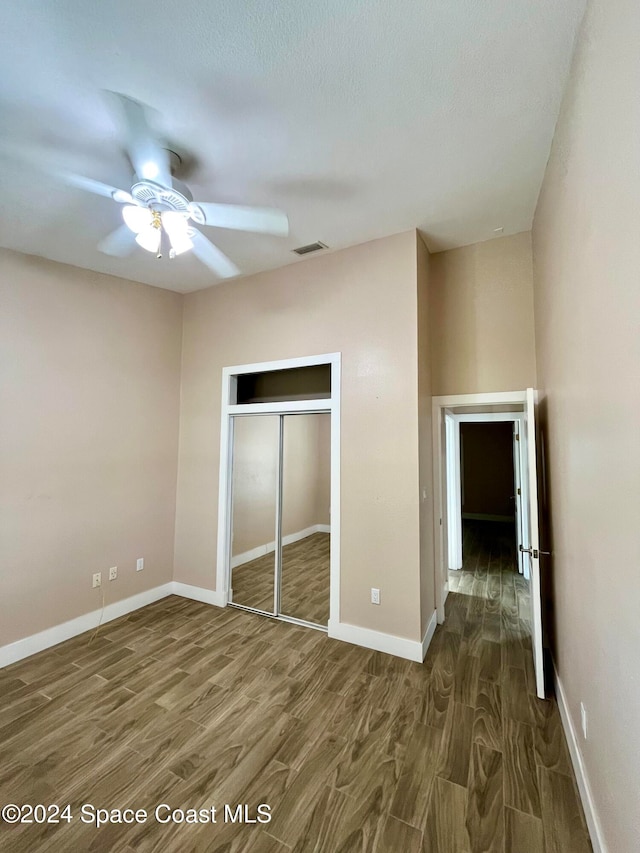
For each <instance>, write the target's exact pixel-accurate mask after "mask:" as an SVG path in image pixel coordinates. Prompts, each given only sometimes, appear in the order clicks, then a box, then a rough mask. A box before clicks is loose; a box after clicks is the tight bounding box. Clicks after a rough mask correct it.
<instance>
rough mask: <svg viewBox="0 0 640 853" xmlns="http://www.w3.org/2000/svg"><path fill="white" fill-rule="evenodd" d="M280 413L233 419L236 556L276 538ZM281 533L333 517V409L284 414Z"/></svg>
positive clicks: (295, 531) (287, 532)
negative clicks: (331, 411)
mask: <svg viewBox="0 0 640 853" xmlns="http://www.w3.org/2000/svg"><path fill="white" fill-rule="evenodd" d="M278 421H279V418H278V417H277V416H271V417H269V416H261V417H250V418H247V417H244V418H236V419H235V428H234V435H235V438H234V459H233V542H232V549H231V553H232V555H233V556H237V555H238V554H244V553H245V552H247V551H250V550H252V549H254V548H257V547H259V546H261V545H269V544H271V543H272V542H273V541H274V538H275V519H276V482H277V477H278ZM282 467H283V475H282V476H283V483H282V495H283V497H282V535H283V536H288V535H290V534H292V533H299V532H300V531H301V530H306V529H307V528H309V527H312V526H315V525H317V524H323V525H327V524H329V523H330V516H329V505H330V502H331V501H330V484H331V415H330V414H328V413H326V414H313V415H288V416H286V417H285V419H284V436H283V466H282Z"/></svg>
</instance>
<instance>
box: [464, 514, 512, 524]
mask: <svg viewBox="0 0 640 853" xmlns="http://www.w3.org/2000/svg"><path fill="white" fill-rule="evenodd" d="M462 518H463V519H464V520H469V521H502V522H504V523H505V524H506V523H507V522H513V523H514V524H515V520H516V519H515V516H513V515H491V514H486V513H484V512H463V513H462Z"/></svg>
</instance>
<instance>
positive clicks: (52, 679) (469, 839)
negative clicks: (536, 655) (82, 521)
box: [0, 532, 591, 853]
mask: <svg viewBox="0 0 640 853" xmlns="http://www.w3.org/2000/svg"><path fill="white" fill-rule="evenodd" d="M467 545H468V546H469V545H470V546H471V547H468V548H467V557H468V562H467V565H466V567H465V569H464V571H462V572H460V573H457V575H458V576H457V578H456V579H457V581H458V584H457V591H456V592H451V593H450V594H449V598H448V601H447V611H448V618H447V622H446V625H445V626H441V627H439V628H438V629H437V631H436V634H435V636H434V638H433V641H432V643H431V647H430V649H429V652H428V655H427V659H426V661H425V663H424V664H422V665H421V664H416V663H410V662H409V661H405V660H401V659H399V658H394V657H391V656H389V655H384V654H380V653H378V652H372V651H368V650H366V649H363V648H360V647H357V646H351V645H348V644H344V643H340V642H338V641H335V640H331V639H328V638H327V636H326V635H325V634H323V633H321V632H319V631H314V630H310V629H305V628H300V627H297V626H295V625H291V624H287V623H285V622H280V621H277V620H274V619H268V618H266V617H261V616H257V615H255V614H251V613H248V612H246V611H242V610H238V609H232V608H225V609H218V608H215V607H210V606H208V605H205V604H199V603H197V602H193V601H188V600H185V599H181V598H177V597H170V598H166V599H164V600H162V601H159V602H157V603H156V604H153V605H150V606H149V607H145V608H144V609H142V610H139V611H137V612H135V613H132V614H130V615H129V616H127V617H124V618H122V619H118V620H116V621H114V622H110V623H108V624H107V625H105V626H103V628H102V629H101V631H100V632H99V634H98V635H97V637H96V638H95V639H93V640H92V641H91V642H89V640H90V635H83V636H80V637H76V638H74V639H72V640H69V641H67V642H65V643H62V644H61V645H59V646H57V647H55V648H53V649H50V650H47V651H45V652H42V653H41V654H38V655H35V656H34V657H32V658H29V659H27V660H25V661H21V662H19V663H17V664H14V665H12V666H10V667H7V668H6V669H4V670H0V697H1V698H0V801H2V803H17V804H21V803H31V804H35V803H41V804H45V805H46V804H49V803H57V804H59V805H61V806H64V805H66V804H67V803H69V804H70V805H71V811H72V813H73V814H74V820H73V821H72V822H71V823H70V824H67V823H65V822H63V823H60V824H49V825H46V824H43V825H38V824H31V825H24V826H7V825H5V824H1V823H0V849H1V850H2V851H3V853H5V851H16V853H19V852H20V853H21V851H28V853H44V851H47V853H50V851H56V853H58V851H60V853H66V851H74V853H78V852H79V851H80V853H84V851H109V853H111V851H113V852H114V853H116V852H117V851H122V853H125V851H127V853H131V851H134V850H135V851H162V853H173V851H175V853H189V851H194V852H195V851H212V853H213V851H219V853H223V851H224V853H288V852H289V851H295V853H311V851H315V853H351V851H353V853H356V851H367V853H427V852H428V853H480V851H505V852H506V853H543V851H544V853H583V852H584V851H589V850H590V849H591V848H590V846H589V841H588V839H587V834H586V829H585V825H584V820H583V816H582V812H581V808H580V803H579V800H578V797H577V793H576V786H575V782H574V779H573V776H572V770H571V765H570V763H569V758H568V755H567V750H566V745H565V741H564V737H563V733H562V729H561V726H560V720H559V716H558V710H557V706H556V704H555V702H554V701H553V700H551V701H548V702H541V701H539V700H538V699H536V697H535V695H534V694H533V680H532V672H531V667H530V664H529V658H530V648H529V640H528V626H527V611H526V607H525V598H526V589H524V588H523V587H522V583H521V582H520V581H519V578H518V577H517V573H515V572H514V571H513V568H512V564H511V563H510V559H509V557H508V554H507V555H506V556H505V554H503V552H502V547H501V546H500V545H499V546H498V550H497V551H494V547H493V546H492V545H491V544H490V543H489V541H488V540H487V539H486V538H485V537H483V536H482V535H480V533H479V532H477V535H475V538H473V537H472V538H471V539H469V538H468V539H467ZM474 549H475V553H476V556H474V554H473V551H474ZM498 552H499V553H498ZM454 583H455V581H454ZM162 803H164V804H167V805H169V806H170V807H171V808H181V809H187V808H191V809H208V808H210V807H211V806H212V805H214V806H217V807H218V810H219V812H218V816H219V819H218V822H217V823H215V824H201V825H188V824H185V823H182V824H175V823H167V824H161V823H158V822H156V821H155V819H154V818H153V809H154V808H155V806H157V805H159V804H162ZM238 803H239V804H246V805H247V807H248V816H250V817H255V814H256V807H257V805H258V804H260V803H266V804H268V805H270V806H271V814H272V816H273V818H272V820H271V822H270V823H268V824H259V823H258V824H238V823H236V824H232V823H224V821H223V819H222V818H221V817H220V816H221V815H222V814H223V810H224V805H225V804H230V805H233V806H235V805H236V804H238ZM82 804H92V805H93V806H95V807H100V808H107V809H116V808H119V809H124V808H127V807H132V808H135V809H146V810H147V811H148V812H149V814H150V817H149V819H148V820H147V821H146V823H144V824H141V825H127V824H113V823H112V824H109V825H106V826H103V827H101V828H100V829H96V828H95V827H94V826H92V825H91V824H84V823H82V822H81V820H80V809H81V806H82ZM163 814H164V812H163Z"/></svg>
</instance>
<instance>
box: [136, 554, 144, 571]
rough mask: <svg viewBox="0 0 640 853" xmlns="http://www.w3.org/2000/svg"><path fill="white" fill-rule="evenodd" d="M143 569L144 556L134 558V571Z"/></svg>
mask: <svg viewBox="0 0 640 853" xmlns="http://www.w3.org/2000/svg"><path fill="white" fill-rule="evenodd" d="M143 569H144V557H138V559H137V560H136V572H141V571H142V570H143Z"/></svg>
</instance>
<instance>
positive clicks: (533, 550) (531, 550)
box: [520, 545, 551, 560]
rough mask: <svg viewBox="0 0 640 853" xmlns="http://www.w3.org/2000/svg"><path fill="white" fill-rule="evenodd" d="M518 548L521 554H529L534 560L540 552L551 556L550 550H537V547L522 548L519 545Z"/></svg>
mask: <svg viewBox="0 0 640 853" xmlns="http://www.w3.org/2000/svg"><path fill="white" fill-rule="evenodd" d="M520 550H521V551H522V553H523V554H531V556H532V557H533V559H534V560H537V559H538V557H539V556H540V554H545V555H546V556H547V557H550V556H551V551H539V550H538V549H537V548H523V547H522V545H520Z"/></svg>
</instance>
